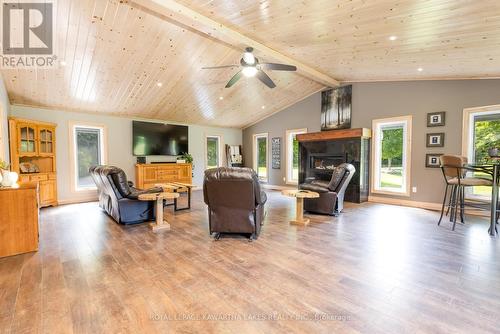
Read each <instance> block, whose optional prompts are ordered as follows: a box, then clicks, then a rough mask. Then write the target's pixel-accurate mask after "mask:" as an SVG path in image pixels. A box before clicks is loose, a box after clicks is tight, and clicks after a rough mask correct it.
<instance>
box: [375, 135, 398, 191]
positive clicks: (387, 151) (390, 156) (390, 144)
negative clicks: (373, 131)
mask: <svg viewBox="0 0 500 334" xmlns="http://www.w3.org/2000/svg"><path fill="white" fill-rule="evenodd" d="M381 132H382V154H381V156H382V166H381V168H380V174H381V175H380V186H381V187H382V188H398V189H401V188H402V187H403V127H402V126H398V127H388V128H385V129H382V131H381Z"/></svg>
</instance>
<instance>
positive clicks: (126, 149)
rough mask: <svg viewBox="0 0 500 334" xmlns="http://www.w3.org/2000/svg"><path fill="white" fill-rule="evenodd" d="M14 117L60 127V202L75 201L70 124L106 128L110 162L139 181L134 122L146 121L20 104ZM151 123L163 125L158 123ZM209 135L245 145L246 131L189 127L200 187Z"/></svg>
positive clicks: (195, 172)
mask: <svg viewBox="0 0 500 334" xmlns="http://www.w3.org/2000/svg"><path fill="white" fill-rule="evenodd" d="M10 115H11V116H15V117H21V118H27V119H32V120H39V121H45V122H52V123H56V124H57V130H56V137H57V147H56V153H57V187H58V199H59V201H60V202H62V203H65V202H70V201H72V200H74V199H75V198H73V197H72V194H71V192H70V158H69V129H68V127H69V122H70V121H83V122H91V123H96V124H102V125H104V126H106V128H107V135H108V161H107V163H108V164H110V165H115V166H118V167H120V168H122V169H123V170H124V171H125V173H126V174H127V177H128V178H129V179H130V180H131V181H134V182H135V163H136V157H134V156H133V155H132V120H133V119H135V120H145V119H140V118H127V117H115V116H104V115H97V114H84V113H76V112H68V111H56V110H48V109H41V108H33V107H24V106H16V105H13V106H11V107H10ZM149 121H151V122H159V121H158V120H149ZM165 122H168V121H165ZM169 123H174V122H169ZM205 135H221V136H222V140H223V143H222V144H223V145H225V144H229V145H241V143H242V131H241V130H240V129H231V128H216V127H207V126H199V125H189V153H191V154H192V156H193V159H194V178H193V183H194V184H195V185H198V186H201V185H202V184H203V172H204V170H205ZM172 160H174V161H175V157H166V156H162V157H160V156H158V157H148V161H172Z"/></svg>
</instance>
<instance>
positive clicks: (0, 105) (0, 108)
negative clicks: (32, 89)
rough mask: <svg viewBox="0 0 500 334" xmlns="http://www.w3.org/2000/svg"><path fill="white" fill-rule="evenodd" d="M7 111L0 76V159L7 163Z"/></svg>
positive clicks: (7, 103) (5, 91)
mask: <svg viewBox="0 0 500 334" xmlns="http://www.w3.org/2000/svg"><path fill="white" fill-rule="evenodd" d="M9 109H10V103H9V97H8V95H7V90H6V89H5V84H4V82H3V78H2V76H1V75H0V159H3V160H6V161H9V124H8V121H7V117H8V114H9Z"/></svg>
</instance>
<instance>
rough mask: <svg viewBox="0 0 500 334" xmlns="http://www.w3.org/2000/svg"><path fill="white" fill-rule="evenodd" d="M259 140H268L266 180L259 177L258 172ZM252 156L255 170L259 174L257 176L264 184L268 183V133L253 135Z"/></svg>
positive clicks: (267, 148)
mask: <svg viewBox="0 0 500 334" xmlns="http://www.w3.org/2000/svg"><path fill="white" fill-rule="evenodd" d="M259 138H266V178H261V177H260V176H259V170H258V167H257V165H258V159H257V151H258V149H257V139H259ZM252 155H253V170H254V171H255V172H256V173H257V176H258V177H259V181H261V182H263V183H267V182H268V181H269V133H267V132H262V133H256V134H254V135H253V139H252Z"/></svg>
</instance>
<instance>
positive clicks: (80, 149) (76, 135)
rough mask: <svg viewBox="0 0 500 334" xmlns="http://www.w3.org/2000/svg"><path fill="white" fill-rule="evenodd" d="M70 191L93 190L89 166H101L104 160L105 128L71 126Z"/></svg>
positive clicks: (93, 184) (80, 125) (81, 125)
mask: <svg viewBox="0 0 500 334" xmlns="http://www.w3.org/2000/svg"><path fill="white" fill-rule="evenodd" d="M70 131H71V132H70V135H71V148H72V150H71V156H72V161H71V164H72V189H73V190H74V191H85V190H94V189H95V188H96V186H95V183H94V180H93V179H92V177H91V176H90V173H89V168H90V167H91V166H96V165H103V164H105V163H106V161H105V160H106V159H105V154H104V153H105V145H104V142H105V137H104V134H105V133H104V131H105V128H104V127H102V126H95V125H87V124H71V126H70Z"/></svg>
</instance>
